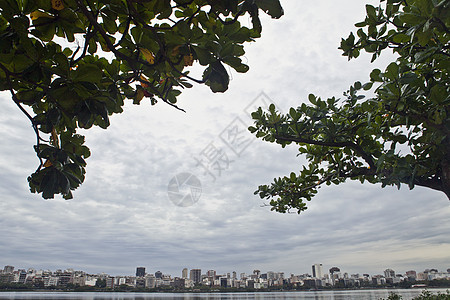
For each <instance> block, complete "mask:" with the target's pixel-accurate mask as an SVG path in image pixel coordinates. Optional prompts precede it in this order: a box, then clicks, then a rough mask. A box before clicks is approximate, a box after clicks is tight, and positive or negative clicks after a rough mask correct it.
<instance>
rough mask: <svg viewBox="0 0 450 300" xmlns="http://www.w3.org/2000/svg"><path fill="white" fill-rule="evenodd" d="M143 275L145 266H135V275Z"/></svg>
mask: <svg viewBox="0 0 450 300" xmlns="http://www.w3.org/2000/svg"><path fill="white" fill-rule="evenodd" d="M144 276H145V267H137V268H136V277H144Z"/></svg>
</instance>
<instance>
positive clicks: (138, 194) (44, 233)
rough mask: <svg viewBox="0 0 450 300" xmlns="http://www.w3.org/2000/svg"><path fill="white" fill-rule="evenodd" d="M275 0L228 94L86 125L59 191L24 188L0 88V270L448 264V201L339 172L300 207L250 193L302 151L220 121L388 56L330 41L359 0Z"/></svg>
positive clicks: (201, 93) (343, 29)
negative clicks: (78, 182) (189, 183)
mask: <svg viewBox="0 0 450 300" xmlns="http://www.w3.org/2000/svg"><path fill="white" fill-rule="evenodd" d="M372 3H375V4H376V3H377V1H372ZM282 4H283V6H284V8H285V16H283V17H282V18H281V19H280V20H271V19H270V18H263V37H262V38H261V39H259V40H257V42H256V43H252V44H250V45H247V47H246V51H247V53H246V56H245V59H246V60H247V63H248V65H249V66H250V71H249V72H248V73H246V74H236V73H232V77H233V80H232V82H231V84H230V89H229V90H228V91H227V92H226V93H224V94H213V93H211V92H210V91H209V89H208V88H207V87H204V86H199V85H196V86H195V87H194V88H193V89H190V90H186V91H185V92H184V93H183V94H182V96H181V97H180V98H179V105H180V106H181V107H183V108H184V109H185V110H186V111H187V113H182V112H180V111H177V110H175V109H173V108H171V107H169V106H167V105H164V104H158V105H156V106H151V105H150V104H149V103H143V104H141V105H140V106H133V105H131V104H127V105H126V106H125V109H124V110H125V111H124V113H122V114H121V115H117V116H113V117H112V120H111V126H110V127H109V128H108V129H107V130H101V129H99V128H94V129H91V130H89V131H88V132H85V134H86V139H87V145H88V146H89V147H90V149H91V152H92V156H91V157H90V158H89V159H88V167H87V177H86V180H85V182H84V184H83V185H82V187H81V188H79V189H78V190H77V191H76V192H75V193H74V199H73V200H70V201H65V200H63V199H59V198H58V199H55V200H47V201H45V200H43V199H42V198H41V197H40V196H38V195H34V194H31V193H30V192H29V189H28V184H27V180H26V178H27V176H28V175H29V174H31V173H32V172H33V171H34V170H35V169H36V167H37V164H38V160H37V158H36V157H35V155H34V152H33V143H34V141H35V137H34V134H33V131H32V129H31V126H30V124H29V123H28V121H27V119H26V118H25V116H24V115H22V114H21V113H20V112H19V111H18V109H17V108H16V107H15V106H14V105H13V103H12V101H11V99H10V97H9V95H8V94H7V93H2V94H0V98H1V101H2V103H3V107H2V110H1V111H0V136H1V142H0V170H1V172H0V176H1V180H0V195H1V200H0V267H2V266H3V265H7V264H10V265H14V266H15V267H16V268H28V267H34V268H37V269H40V268H43V269H51V270H55V269H58V268H61V269H65V268H74V269H76V270H85V271H88V272H91V273H98V272H106V273H109V274H111V275H119V274H123V275H131V274H133V273H134V272H135V268H136V267H137V266H145V267H147V272H155V271H157V270H160V271H162V272H163V273H165V274H172V275H174V276H180V275H181V270H182V269H183V268H185V267H187V268H189V269H191V268H201V269H202V270H204V271H206V270H208V269H215V270H217V272H219V273H225V272H232V271H236V272H238V273H241V272H246V273H249V272H252V271H253V270H254V269H260V270H261V271H263V272H266V271H282V272H285V273H286V274H290V273H294V274H303V273H311V265H312V264H315V263H322V264H323V266H324V269H327V270H328V269H329V268H331V267H332V266H338V267H340V268H341V271H343V272H349V273H370V274H380V273H382V272H383V270H384V269H386V268H392V269H394V270H395V271H396V272H398V273H403V272H405V271H407V270H411V269H414V270H416V271H423V270H424V269H425V268H437V269H438V270H446V269H447V268H450V240H449V237H450V202H449V201H448V199H447V198H446V197H445V195H444V194H443V193H439V192H435V191H432V190H429V189H424V188H420V187H418V188H415V189H414V190H413V191H409V190H408V189H407V188H406V187H403V188H402V189H401V190H400V191H398V190H397V189H396V188H392V187H388V188H384V189H382V188H381V187H380V186H378V185H369V184H364V185H362V184H360V183H357V182H348V183H346V184H344V185H341V186H331V187H324V188H322V189H321V191H320V192H319V194H318V196H317V197H315V198H314V199H313V201H311V202H310V203H309V204H308V205H309V209H308V210H307V211H305V212H303V213H302V214H300V215H297V214H279V213H275V212H271V211H270V208H268V207H264V202H262V200H261V199H259V197H257V196H254V195H253V192H254V191H255V190H256V188H257V186H258V185H259V184H265V183H270V182H271V181H272V180H273V178H274V177H278V176H282V175H286V174H288V173H289V172H291V171H298V170H299V169H300V167H301V164H302V163H303V162H304V159H303V158H302V157H297V156H296V154H297V152H296V148H295V146H292V147H288V148H286V149H281V147H278V146H277V145H273V144H267V143H264V142H262V141H260V140H257V139H256V138H254V137H253V136H252V135H251V134H250V133H247V132H242V133H241V134H240V136H239V137H240V138H241V141H242V144H241V146H240V148H236V147H235V148H231V147H229V146H228V145H227V144H226V142H227V137H228V135H227V134H228V131H229V130H231V129H233V128H238V129H239V130H240V129H242V128H245V127H247V126H249V125H250V124H251V119H250V118H249V116H248V114H247V112H248V107H253V106H254V105H262V104H264V102H268V101H272V102H274V103H275V104H276V105H277V106H278V107H279V108H280V109H281V110H283V111H287V110H288V109H289V107H291V106H297V105H299V104H300V103H301V102H302V101H305V99H306V98H307V95H308V94H309V93H314V94H316V95H320V96H323V97H327V96H333V95H335V96H341V95H342V92H343V91H345V90H346V89H347V88H348V86H349V85H350V84H352V83H353V82H354V81H356V80H361V81H365V80H367V78H368V74H369V72H370V70H371V69H372V68H374V67H376V66H378V67H380V66H383V65H385V64H386V62H387V61H388V60H389V56H385V57H383V58H382V59H381V60H380V61H379V62H377V63H376V64H374V65H370V64H369V58H368V57H364V56H363V57H361V58H359V59H358V60H356V61H351V62H347V59H346V58H344V57H342V56H341V53H340V51H339V50H338V49H337V47H338V46H339V42H340V38H341V37H346V36H347V35H348V33H349V32H350V31H351V30H353V24H354V23H356V22H358V21H361V20H362V19H363V18H364V4H363V3H362V2H361V1H359V0H343V1H335V2H333V1H282ZM244 22H249V20H248V19H245V20H244ZM228 141H229V140H228ZM213 150H219V151H222V152H221V153H223V156H222V160H221V167H222V170H220V173H219V172H218V170H214V169H210V171H211V173H208V172H205V170H206V169H205V168H203V167H202V166H201V164H199V163H198V161H200V162H202V163H205V161H206V158H207V155H208V153H209V154H210V155H211V154H212V152H211V151H213ZM233 150H234V151H233ZM181 173H190V174H193V175H194V176H195V177H196V178H198V179H199V181H200V183H201V186H202V192H201V195H200V198H199V199H197V200H198V202H196V203H195V204H193V205H191V206H187V207H181V206H177V205H175V204H174V203H173V202H172V201H171V200H170V199H169V196H168V187H169V188H170V189H172V191H173V188H174V185H173V184H172V185H170V186H169V183H170V182H172V183H173V182H174V181H173V180H174V179H173V178H174V177H175V178H177V177H176V176H177V174H181ZM178 178H180V177H178ZM171 180H172V181H171ZM186 191H187V190H185V189H184V188H182V189H181V190H180V192H182V193H183V192H186ZM171 195H172V196H174V195H175V197H176V196H177V194H176V193H171Z"/></svg>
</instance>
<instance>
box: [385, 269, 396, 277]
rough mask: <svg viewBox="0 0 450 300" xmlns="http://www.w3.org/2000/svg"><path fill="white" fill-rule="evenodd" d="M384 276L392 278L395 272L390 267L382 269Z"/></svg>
mask: <svg viewBox="0 0 450 300" xmlns="http://www.w3.org/2000/svg"><path fill="white" fill-rule="evenodd" d="M384 277H385V278H394V277H395V272H394V270H392V269H386V270H384Z"/></svg>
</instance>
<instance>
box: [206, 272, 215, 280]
mask: <svg viewBox="0 0 450 300" xmlns="http://www.w3.org/2000/svg"><path fill="white" fill-rule="evenodd" d="M206 276H208V277H212V278H213V279H214V278H215V277H216V271H215V270H208V271H207V272H206Z"/></svg>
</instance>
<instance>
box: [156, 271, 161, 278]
mask: <svg viewBox="0 0 450 300" xmlns="http://www.w3.org/2000/svg"><path fill="white" fill-rule="evenodd" d="M162 275H163V273H162V272H161V271H156V272H155V277H156V278H157V279H161V278H162Z"/></svg>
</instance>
